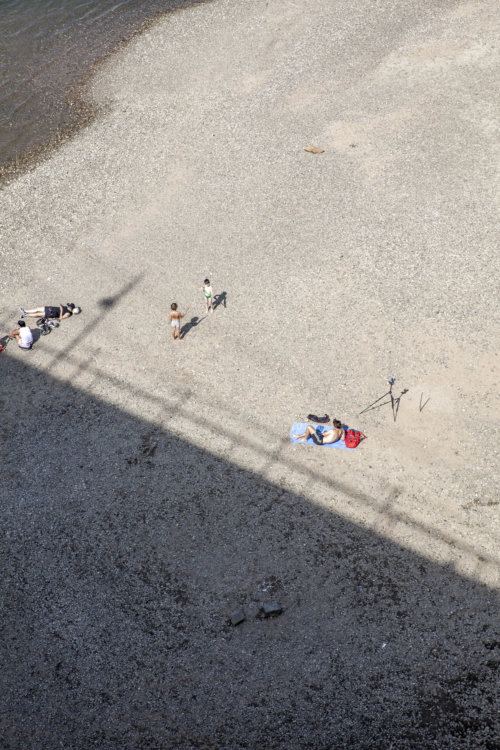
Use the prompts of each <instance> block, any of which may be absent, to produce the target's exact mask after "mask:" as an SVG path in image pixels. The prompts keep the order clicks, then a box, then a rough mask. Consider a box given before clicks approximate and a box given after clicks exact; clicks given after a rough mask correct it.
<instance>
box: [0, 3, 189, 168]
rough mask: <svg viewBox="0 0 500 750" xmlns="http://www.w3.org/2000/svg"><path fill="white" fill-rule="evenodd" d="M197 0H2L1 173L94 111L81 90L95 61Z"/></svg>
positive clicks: (62, 135)
mask: <svg viewBox="0 0 500 750" xmlns="http://www.w3.org/2000/svg"><path fill="white" fill-rule="evenodd" d="M196 1H197V0H0V178H2V177H5V176H8V175H9V174H10V173H12V172H15V171H16V170H17V169H18V168H19V167H20V166H21V165H22V164H23V163H24V162H26V161H28V160H29V158H30V157H32V158H33V157H34V156H35V155H36V154H37V153H39V152H40V151H41V150H42V149H43V148H44V147H46V146H50V145H55V144H56V143H57V142H58V141H60V140H61V139H63V138H64V137H66V136H67V134H68V133H69V132H71V130H72V129H74V128H75V127H76V125H77V124H78V123H79V122H85V120H88V119H89V118H90V117H91V116H92V111H91V108H90V106H89V105H88V104H86V103H85V101H84V100H82V98H81V97H80V96H79V95H78V89H79V84H81V83H82V81H83V80H84V78H85V74H86V73H87V72H88V71H89V69H90V67H91V66H92V65H93V64H94V63H95V62H97V61H98V60H100V59H102V58H103V57H104V56H105V55H106V54H107V53H109V52H110V51H111V50H112V49H113V48H114V47H116V45H117V44H119V43H120V42H121V41H123V40H125V39H127V38H129V37H130V36H131V35H132V34H133V33H134V32H135V31H137V30H138V29H139V28H140V27H141V24H143V23H144V22H145V21H147V20H149V19H150V18H152V17H154V16H155V15H157V14H158V13H161V12H164V11H166V10H170V9H173V8H179V7H183V6H186V5H192V4H194V2H196ZM198 1H200V0H198Z"/></svg>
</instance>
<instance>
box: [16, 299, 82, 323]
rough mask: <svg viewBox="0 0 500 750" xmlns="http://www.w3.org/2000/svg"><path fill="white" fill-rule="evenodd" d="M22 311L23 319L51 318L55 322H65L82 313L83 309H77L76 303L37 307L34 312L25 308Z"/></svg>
mask: <svg viewBox="0 0 500 750" xmlns="http://www.w3.org/2000/svg"><path fill="white" fill-rule="evenodd" d="M20 309H21V313H22V315H21V318H49V319H53V320H65V319H66V318H71V316H72V315H78V313H80V312H81V308H80V307H75V304H74V302H66V304H65V305H47V306H45V307H35V308H33V310H25V309H24V307H21V308H20Z"/></svg>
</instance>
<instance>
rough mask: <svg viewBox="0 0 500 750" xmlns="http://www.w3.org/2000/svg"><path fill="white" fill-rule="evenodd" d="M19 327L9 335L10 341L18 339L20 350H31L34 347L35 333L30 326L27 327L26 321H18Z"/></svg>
mask: <svg viewBox="0 0 500 750" xmlns="http://www.w3.org/2000/svg"><path fill="white" fill-rule="evenodd" d="M17 325H18V326H19V328H14V330H13V331H11V332H10V333H8V334H7V336H8V337H9V339H16V340H17V343H18V346H19V348H20V349H31V347H32V346H33V333H32V330H31V328H30V327H29V326H27V325H26V323H25V322H24V320H18V321H17Z"/></svg>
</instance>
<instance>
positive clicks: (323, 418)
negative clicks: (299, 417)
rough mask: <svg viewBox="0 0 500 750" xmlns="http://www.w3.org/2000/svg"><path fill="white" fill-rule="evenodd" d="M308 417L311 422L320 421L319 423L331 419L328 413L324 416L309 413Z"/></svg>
mask: <svg viewBox="0 0 500 750" xmlns="http://www.w3.org/2000/svg"><path fill="white" fill-rule="evenodd" d="M307 419H308V420H309V422H318V424H325V422H329V421H330V417H329V416H328V414H325V416H324V417H317V416H316V414H308V415H307Z"/></svg>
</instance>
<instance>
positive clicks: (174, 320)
mask: <svg viewBox="0 0 500 750" xmlns="http://www.w3.org/2000/svg"><path fill="white" fill-rule="evenodd" d="M185 314H186V313H181V312H179V310H178V309H177V303H176V302H172V304H171V305H170V325H171V326H172V338H173V339H174V341H175V339H177V340H178V341H182V339H181V318H183V317H184V315H185Z"/></svg>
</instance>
